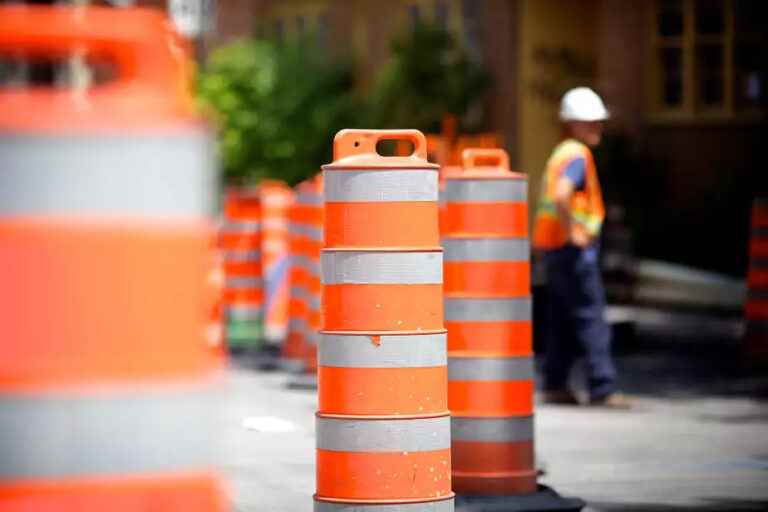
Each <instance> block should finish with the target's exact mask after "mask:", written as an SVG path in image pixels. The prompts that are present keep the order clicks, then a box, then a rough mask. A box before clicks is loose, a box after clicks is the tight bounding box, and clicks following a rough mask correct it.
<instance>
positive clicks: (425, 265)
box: [320, 250, 443, 284]
mask: <svg viewBox="0 0 768 512" xmlns="http://www.w3.org/2000/svg"><path fill="white" fill-rule="evenodd" d="M320 266H321V276H322V282H323V284H440V283H442V282H443V254H442V252H440V251H432V252H359V251H327V250H324V251H323V252H322V253H321V255H320Z"/></svg>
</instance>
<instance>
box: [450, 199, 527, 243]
mask: <svg viewBox="0 0 768 512" xmlns="http://www.w3.org/2000/svg"><path fill="white" fill-rule="evenodd" d="M443 232H444V233H453V234H458V233H461V234H475V235H483V234H493V235H495V236H509V237H521V238H525V237H527V236H528V207H527V205H526V203H522V202H520V203H511V202H504V203H501V202H500V203H457V202H448V203H447V206H446V214H445V228H444V230H443Z"/></svg>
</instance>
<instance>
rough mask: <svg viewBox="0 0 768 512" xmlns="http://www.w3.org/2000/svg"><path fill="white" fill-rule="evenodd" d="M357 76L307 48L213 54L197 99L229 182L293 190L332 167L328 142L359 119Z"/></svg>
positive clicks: (249, 45)
mask: <svg viewBox="0 0 768 512" xmlns="http://www.w3.org/2000/svg"><path fill="white" fill-rule="evenodd" d="M352 87H353V81H352V69H351V66H350V65H349V64H348V63H346V62H339V61H331V60H330V59H329V58H328V57H327V56H326V55H325V54H324V53H323V52H322V51H320V50H318V49H317V48H316V47H315V46H313V45H312V44H311V43H310V42H309V40H306V41H303V42H299V43H294V44H289V45H275V44H273V43H271V42H268V41H263V40H242V41H238V42H235V43H231V44H229V45H227V46H223V47H221V48H219V49H217V50H215V51H214V52H213V53H212V54H211V56H210V59H209V61H208V66H207V68H206V69H205V71H204V72H202V73H201V74H200V77H199V80H198V92H199V95H200V97H201V99H202V100H203V102H204V104H206V105H207V106H209V107H210V108H211V109H212V110H213V115H214V118H215V119H216V121H217V124H218V128H219V130H220V133H219V142H220V152H221V159H222V162H223V168H224V178H225V180H226V181H227V182H228V183H254V182H256V181H258V180H260V179H263V178H277V179H282V180H284V181H286V182H288V183H289V184H290V185H293V184H295V183H298V182H300V181H302V180H303V179H305V178H307V177H309V176H311V175H313V174H315V173H317V172H318V170H319V165H320V164H322V163H325V162H329V161H330V159H331V136H332V134H333V133H335V132H336V131H338V130H339V129H341V128H344V127H346V126H348V125H349V124H350V123H352V122H353V119H354V114H355V113H356V112H359V110H358V109H357V107H356V103H357V102H356V101H355V99H354V97H353V95H352Z"/></svg>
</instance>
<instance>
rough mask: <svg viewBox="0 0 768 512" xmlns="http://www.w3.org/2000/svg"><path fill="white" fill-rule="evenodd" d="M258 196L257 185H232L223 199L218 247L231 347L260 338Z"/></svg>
mask: <svg viewBox="0 0 768 512" xmlns="http://www.w3.org/2000/svg"><path fill="white" fill-rule="evenodd" d="M261 239H262V236H261V197H260V193H259V190H258V189H256V188H247V187H245V188H231V189H229V190H227V193H226V196H225V199H224V221H223V223H222V225H221V227H220V229H219V248H220V249H221V251H222V254H223V258H224V276H225V280H224V318H225V331H226V339H227V345H228V346H229V348H230V349H231V350H235V351H237V350H243V349H246V348H255V347H257V346H258V344H259V343H260V341H261V335H262V314H263V304H264V287H263V280H262V275H263V271H262V258H261V254H262V253H261Z"/></svg>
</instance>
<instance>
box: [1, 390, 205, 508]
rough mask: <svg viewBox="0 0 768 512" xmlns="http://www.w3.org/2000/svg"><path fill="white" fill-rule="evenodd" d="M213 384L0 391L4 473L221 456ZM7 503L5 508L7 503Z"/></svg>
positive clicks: (152, 466) (74, 473)
mask: <svg viewBox="0 0 768 512" xmlns="http://www.w3.org/2000/svg"><path fill="white" fill-rule="evenodd" d="M218 396H219V395H218V393H216V392H213V391H200V390H197V391H191V390H190V391H173V392H170V391H157V392H150V391H146V390H145V391H141V392H135V393H131V394H126V395H124V396H112V395H101V394H99V395H94V396H82V395H80V396H76V397H74V396H73V397H67V396H58V395H57V396H32V395H24V396H18V397H10V396H8V395H4V396H3V397H2V398H0V433H1V435H0V454H2V455H1V456H0V478H2V479H26V478H31V479H35V478H59V477H61V478H67V477H78V478H79V477H85V476H90V477H110V476H115V475H119V476H121V477H125V476H128V475H131V474H134V475H140V474H142V473H153V472H162V471H175V470H186V469H201V468H208V467H210V466H211V465H212V464H213V463H214V462H215V457H214V455H215V454H214V450H213V446H214V441H215V439H214V437H213V434H214V432H215V430H214V427H215V425H214V421H215V420H214V418H215V414H212V409H213V408H214V407H215V406H216V403H217V402H218ZM0 508H1V507H0Z"/></svg>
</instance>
